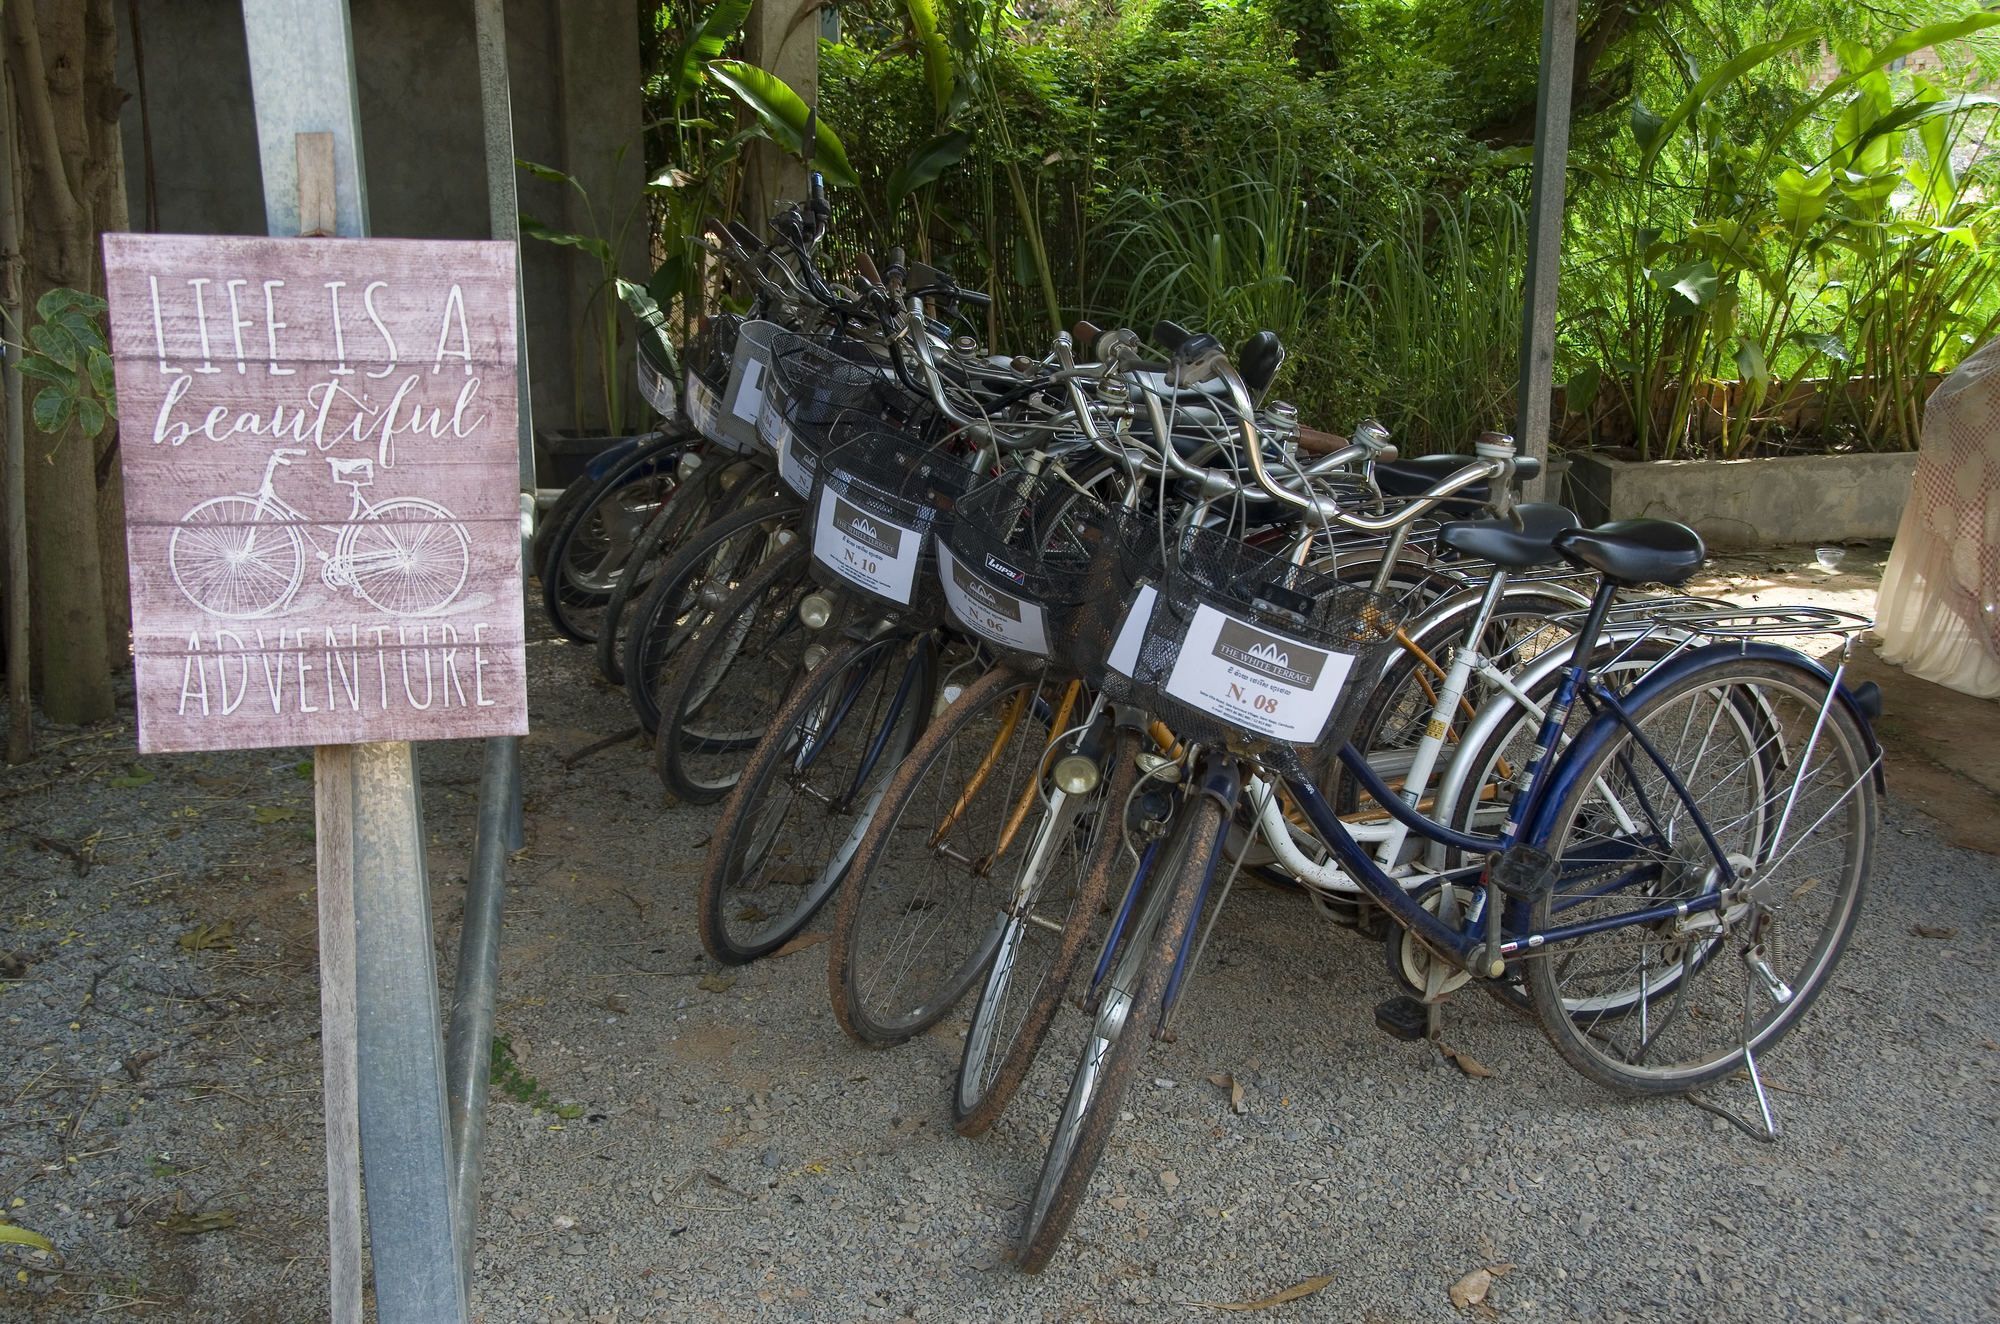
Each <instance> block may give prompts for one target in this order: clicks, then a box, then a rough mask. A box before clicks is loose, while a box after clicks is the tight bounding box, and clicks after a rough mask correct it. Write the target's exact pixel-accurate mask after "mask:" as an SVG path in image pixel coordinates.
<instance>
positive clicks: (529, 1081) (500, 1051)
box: [487, 1034, 583, 1121]
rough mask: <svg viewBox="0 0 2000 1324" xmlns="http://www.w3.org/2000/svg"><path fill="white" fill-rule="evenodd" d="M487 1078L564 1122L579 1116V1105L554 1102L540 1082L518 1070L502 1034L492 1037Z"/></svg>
mask: <svg viewBox="0 0 2000 1324" xmlns="http://www.w3.org/2000/svg"><path fill="white" fill-rule="evenodd" d="M487 1080H488V1082H489V1083H490V1084H491V1085H492V1087H493V1088H494V1089H497V1090H499V1091H500V1092H501V1093H502V1094H504V1095H506V1096H507V1097H508V1098H510V1099H512V1100H514V1102H516V1103H525V1104H527V1105H528V1107H530V1108H532V1109H534V1110H535V1111H536V1112H538V1113H539V1112H551V1113H554V1114H555V1115H556V1116H557V1117H560V1118H562V1119H563V1120H564V1121H574V1120H575V1119H577V1118H579V1117H581V1116H583V1105H582V1104H580V1103H558V1102H557V1101H556V1098H555V1096H554V1095H552V1094H550V1093H549V1092H548V1091H547V1090H546V1089H544V1088H542V1082H540V1081H539V1080H536V1079H535V1078H534V1077H533V1076H531V1075H529V1074H528V1073H527V1072H526V1071H523V1070H522V1069H521V1063H520V1061H519V1060H518V1059H516V1058H515V1056H514V1045H513V1044H512V1042H510V1041H509V1040H508V1038H507V1036H506V1035H504V1034H496V1035H494V1036H493V1057H492V1069H491V1071H490V1072H489V1073H488V1076H487Z"/></svg>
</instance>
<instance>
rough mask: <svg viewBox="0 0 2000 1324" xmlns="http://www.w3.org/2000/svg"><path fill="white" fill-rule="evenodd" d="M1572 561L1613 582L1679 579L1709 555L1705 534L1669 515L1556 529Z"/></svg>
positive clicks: (1557, 543) (1566, 556)
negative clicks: (1578, 527)
mask: <svg viewBox="0 0 2000 1324" xmlns="http://www.w3.org/2000/svg"><path fill="white" fill-rule="evenodd" d="M1555 546H1556V550H1557V551H1558V552H1560V553H1562V556H1563V559H1564V560H1566V561H1568V562H1569V563H1570V564H1571V565H1575V566H1580V567H1582V568H1583V569H1585V570H1595V571H1597V572H1598V573H1599V574H1601V575H1603V576H1604V577H1605V578H1606V579H1608V580H1610V581H1611V582H1612V583H1614V584H1669V585H1671V584H1679V583H1682V582H1684V581H1685V580H1687V579H1688V578H1689V577H1690V576H1692V575H1693V574H1694V572H1695V571H1697V570H1699V569H1701V563H1702V562H1703V561H1704V560H1706V559H1707V558H1708V548H1707V547H1705V546H1703V545H1702V541H1701V535H1700V534H1698V533H1696V532H1695V531H1694V530H1693V529H1690V528H1689V527H1688V526H1687V525H1685V524H1676V523H1674V522H1673V521H1672V520H1667V519H1621V520H1613V521H1611V523H1609V524H1600V525H1598V526H1597V527H1596V528H1594V529H1570V530H1568V531H1567V532H1564V533H1559V534H1557V535H1556V540H1555Z"/></svg>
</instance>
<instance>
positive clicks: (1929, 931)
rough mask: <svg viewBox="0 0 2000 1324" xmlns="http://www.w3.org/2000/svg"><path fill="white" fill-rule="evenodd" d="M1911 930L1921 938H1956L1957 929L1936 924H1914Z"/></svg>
mask: <svg viewBox="0 0 2000 1324" xmlns="http://www.w3.org/2000/svg"><path fill="white" fill-rule="evenodd" d="M1910 932H1911V933H1913V934H1915V935H1916V936H1917V937H1919V938H1956V937H1957V936H1958V930H1957V929H1946V928H1940V927H1938V926H1937V925H1934V924H1912V925H1911V926H1910Z"/></svg>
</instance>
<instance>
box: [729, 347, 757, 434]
mask: <svg viewBox="0 0 2000 1324" xmlns="http://www.w3.org/2000/svg"><path fill="white" fill-rule="evenodd" d="M763 411H764V364H763V361H762V360H760V359H757V358H746V359H745V360H744V361H743V380H742V381H740V382H738V383H737V384H736V398H735V399H734V400H732V401H731V402H730V404H729V412H730V413H732V414H734V415H736V417H738V418H740V419H742V420H743V421H744V422H745V423H749V424H751V425H753V426H754V425H755V424H756V422H757V418H758V416H759V415H760V414H762V413H763Z"/></svg>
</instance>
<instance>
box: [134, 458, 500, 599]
mask: <svg viewBox="0 0 2000 1324" xmlns="http://www.w3.org/2000/svg"><path fill="white" fill-rule="evenodd" d="M309 453H310V452H308V451H306V450H304V449H302V448H294V447H281V448H279V449H278V450H275V451H273V452H272V453H271V460H270V463H268V464H266V465H265V466H264V481H263V483H262V484H260V485H259V487H258V488H257V490H256V491H255V492H235V493H231V494H229V495H227V496H219V497H210V498H209V499H208V500H206V501H204V502H202V503H201V504H200V505H197V506H196V507H194V509H192V510H190V511H188V513H187V514H185V515H183V516H181V522H180V524H179V526H178V527H176V528H175V529H174V532H173V537H172V539H171V540H170V541H169V543H168V545H167V564H168V567H169V568H170V569H171V570H172V571H173V576H174V583H176V584H177V585H179V586H180V590H181V592H182V593H184V594H186V595H187V598H188V601H190V602H192V603H194V605H195V606H197V607H199V608H201V609H202V610H203V611H205V612H207V613H208V614H209V615H211V616H223V617H228V618H230V619H232V620H253V619H256V618H259V617H264V616H269V615H271V614H272V613H274V612H278V611H282V610H283V609H284V608H285V606H286V605H287V604H288V603H290V602H291V600H292V598H293V597H294V596H295V595H296V594H297V593H298V591H299V586H300V585H301V584H303V583H304V582H305V572H306V548H307V547H311V548H312V551H313V554H314V555H315V556H317V557H318V558H319V560H320V578H321V579H322V580H323V581H324V582H325V583H326V585H327V587H329V588H332V589H336V590H344V589H351V590H353V592H354V593H355V594H357V595H358V596H360V597H361V598H362V599H363V600H365V601H366V602H368V603H369V604H370V605H371V606H373V607H375V608H376V609H377V610H379V611H384V612H387V613H388V614H389V615H391V616H434V615H436V614H437V613H438V612H441V611H443V610H444V609H445V608H446V607H448V606H450V605H451V603H452V601H453V600H454V599H455V598H457V597H458V594H459V592H460V590H462V589H463V588H464V587H465V580H466V576H467V574H468V572H469V571H470V570H471V568H472V539H471V537H470V536H469V535H468V534H467V533H466V531H465V526H464V525H463V524H461V523H460V522H459V520H458V517H457V516H456V515H453V514H452V513H451V512H450V511H449V510H446V509H445V508H444V507H443V506H441V505H439V504H438V503H437V502H435V501H428V500H425V499H424V498H422V497H394V498H392V499H390V500H388V501H384V502H381V503H379V504H376V503H371V502H370V501H369V500H368V499H367V498H366V497H364V496H362V495H361V489H362V488H364V487H367V486H368V485H370V484H371V483H373V482H374V481H375V462H374V461H373V460H370V459H366V458H361V459H341V458H339V457H337V456H331V455H329V456H327V457H326V462H327V465H328V467H329V468H330V469H331V470H332V478H333V481H334V482H335V483H336V484H339V485H341V486H343V487H346V488H348V489H349V490H350V491H351V492H352V493H353V494H354V505H353V508H352V509H351V510H350V511H349V512H348V516H347V520H346V522H344V523H339V524H322V523H320V522H319V521H317V520H314V519H311V518H309V517H308V516H306V515H304V514H302V513H301V512H300V511H299V510H298V508H297V507H295V506H293V505H292V504H291V503H290V502H288V501H286V500H285V499H284V498H283V497H281V496H279V495H278V494H277V493H276V492H275V491H274V490H273V488H272V481H273V479H274V477H275V476H276V474H277V472H278V470H279V468H280V467H282V466H284V465H288V464H290V463H291V462H292V459H293V457H295V456H301V455H306V454H309ZM314 529H319V530H321V531H322V532H323V533H325V534H330V535H332V538H333V550H332V551H331V552H328V551H326V550H325V549H324V547H322V546H321V543H320V540H319V539H317V538H315V537H314V536H313V532H312V531H313V530H314Z"/></svg>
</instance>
